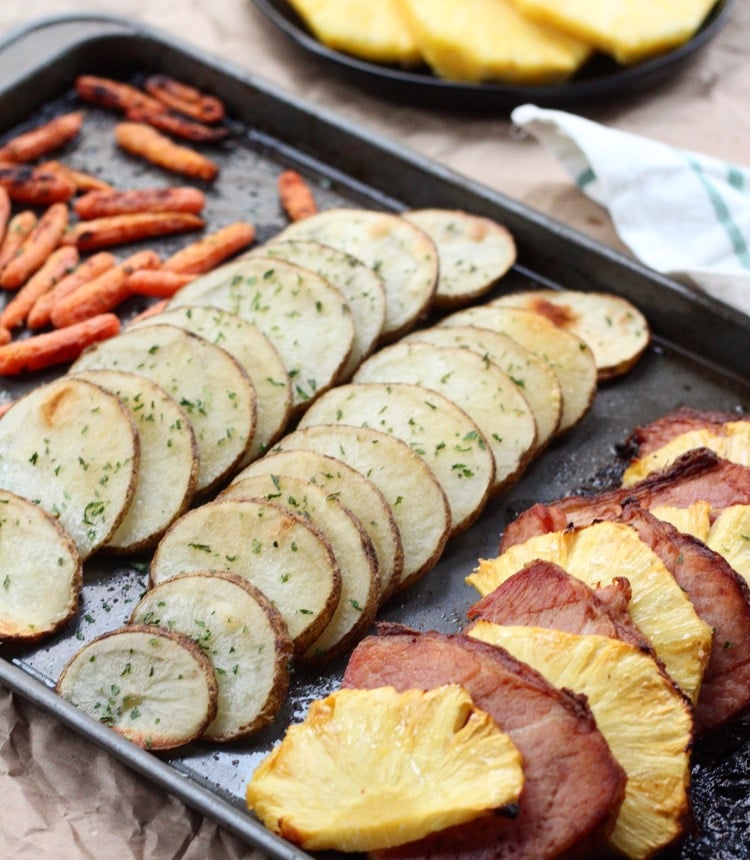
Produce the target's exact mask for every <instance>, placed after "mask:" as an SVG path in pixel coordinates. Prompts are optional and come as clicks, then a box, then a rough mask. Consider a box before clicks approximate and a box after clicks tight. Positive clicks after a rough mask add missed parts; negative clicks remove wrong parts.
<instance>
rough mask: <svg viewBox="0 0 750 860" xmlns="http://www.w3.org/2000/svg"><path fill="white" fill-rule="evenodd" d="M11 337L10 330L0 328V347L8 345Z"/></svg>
mask: <svg viewBox="0 0 750 860" xmlns="http://www.w3.org/2000/svg"><path fill="white" fill-rule="evenodd" d="M12 337H13V335H12V334H11V333H10V329H7V328H0V346H2V345H4V344H6V343H10V341H11V338H12Z"/></svg>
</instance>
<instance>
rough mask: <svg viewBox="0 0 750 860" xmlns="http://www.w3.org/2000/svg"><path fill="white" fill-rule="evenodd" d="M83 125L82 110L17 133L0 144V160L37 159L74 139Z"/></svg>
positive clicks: (26, 160) (20, 160)
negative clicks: (2, 144) (3, 143)
mask: <svg viewBox="0 0 750 860" xmlns="http://www.w3.org/2000/svg"><path fill="white" fill-rule="evenodd" d="M82 126H83V114H82V113H81V112H80V111H75V112H73V113H66V114H63V115H62V116H58V117H55V118H54V119H51V120H50V121H49V122H45V123H44V124H43V125H40V126H37V128H34V129H32V130H31V131H26V132H23V133H21V134H17V135H16V136H15V137H13V138H11V139H10V140H9V141H8V142H7V143H6V144H5V145H4V146H0V161H13V162H28V161H36V160H37V159H38V158H41V157H42V156H43V155H46V154H47V153H48V152H52V151H53V150H55V149H59V148H60V147H61V146H64V145H65V144H66V143H68V142H69V141H71V140H73V138H74V137H75V136H76V135H77V134H78V133H79V132H80V130H81V127H82Z"/></svg>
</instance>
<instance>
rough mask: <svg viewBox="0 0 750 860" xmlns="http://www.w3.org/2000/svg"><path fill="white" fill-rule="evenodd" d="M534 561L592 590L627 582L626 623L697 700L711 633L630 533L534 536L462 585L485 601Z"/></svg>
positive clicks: (589, 529)
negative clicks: (621, 579)
mask: <svg viewBox="0 0 750 860" xmlns="http://www.w3.org/2000/svg"><path fill="white" fill-rule="evenodd" d="M534 559H542V560H544V561H551V562H554V563H555V564H558V565H559V566H560V567H562V568H563V570H566V571H568V573H570V574H572V575H573V576H575V577H576V578H577V579H580V580H581V581H582V582H585V583H586V584H587V585H589V586H591V587H592V588H596V587H599V586H606V585H609V584H610V583H612V581H613V580H614V578H615V577H617V576H624V577H626V578H627V580H628V581H629V582H630V588H631V592H632V596H631V601H630V603H629V605H628V612H629V614H630V616H631V618H632V619H633V621H634V622H635V624H636V625H637V626H638V628H639V629H640V631H641V633H643V635H644V636H645V637H646V639H648V640H649V642H650V643H651V644H652V645H653V647H654V650H655V651H656V656H657V657H658V658H659V659H660V660H661V661H662V662H663V664H664V667H665V668H666V670H667V672H668V673H669V675H670V677H671V678H672V680H673V681H674V682H675V684H677V685H678V686H679V688H680V689H681V690H682V691H683V693H685V695H686V696H688V697H689V698H690V699H691V701H692V702H693V703H695V702H696V701H697V700H698V694H699V692H700V686H701V681H702V679H703V673H704V671H705V668H706V665H707V663H708V659H709V657H710V655H711V644H712V637H713V631H712V630H711V628H710V627H709V626H708V625H707V624H706V623H705V622H704V621H702V620H701V618H700V617H699V616H698V615H697V614H696V612H695V609H694V608H693V605H692V603H690V601H689V600H688V597H687V595H686V594H685V592H684V591H683V590H682V589H681V588H680V586H679V585H678V584H677V582H676V581H675V578H674V577H673V576H672V574H671V573H670V572H669V571H668V570H667V568H666V567H665V566H664V564H663V563H662V561H661V559H660V558H659V557H658V556H657V555H656V553H655V552H654V551H653V550H652V549H651V548H650V547H649V546H648V545H647V544H645V543H644V542H643V541H642V540H641V539H640V538H639V536H638V533H637V532H636V531H635V529H633V528H631V527H630V526H628V525H625V524H624V523H614V522H600V523H594V524H593V525H590V526H584V527H582V528H576V529H570V530H566V531H560V532H549V533H547V534H544V535H539V536H536V537H533V538H530V539H529V540H527V541H526V542H525V543H520V544H516V545H514V546H512V547H509V548H508V549H507V550H506V551H505V552H504V553H502V554H501V555H499V556H498V557H497V558H494V559H481V560H480V562H479V565H478V567H477V568H476V569H475V570H474V572H473V573H471V574H470V575H469V576H468V577H467V580H466V581H467V582H468V583H469V584H470V585H473V586H474V588H476V589H477V591H478V592H479V594H480V595H481V596H482V597H484V596H485V595H486V594H489V592H490V591H492V590H493V589H494V588H495V587H496V586H498V585H500V584H501V583H502V582H505V581H506V580H507V579H508V578H509V577H510V576H512V575H513V574H514V573H516V572H517V571H519V570H520V569H521V568H522V567H524V566H525V565H526V564H527V563H528V562H530V561H533V560H534ZM613 560H614V561H613Z"/></svg>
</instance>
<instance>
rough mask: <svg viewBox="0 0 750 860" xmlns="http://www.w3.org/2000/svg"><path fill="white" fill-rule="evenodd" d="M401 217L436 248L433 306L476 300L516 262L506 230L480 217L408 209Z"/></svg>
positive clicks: (447, 211) (439, 306) (514, 245)
mask: <svg viewBox="0 0 750 860" xmlns="http://www.w3.org/2000/svg"><path fill="white" fill-rule="evenodd" d="M402 217H403V218H406V220H407V221H410V222H411V223H412V224H416V225H417V227H419V228H420V229H421V230H424V231H425V233H427V235H428V236H429V237H430V238H431V239H432V241H433V242H434V243H435V245H436V246H437V249H438V257H439V259H440V274H439V276H438V285H437V292H436V293H435V305H436V307H438V308H455V307H460V306H462V305H466V304H469V302H472V301H476V300H477V299H478V298H480V297H481V296H483V295H485V293H487V292H489V291H490V290H491V289H492V287H493V286H494V285H495V284H496V283H497V282H498V281H499V280H500V278H502V277H503V275H505V274H506V273H507V272H508V270H509V269H510V267H511V266H512V265H513V264H514V263H515V261H516V243H515V241H514V240H513V236H512V234H511V233H510V231H509V230H508V229H507V228H506V227H504V226H503V225H502V224H499V223H498V222H497V221H493V220H492V219H491V218H484V217H482V216H481V215H470V214H469V213H468V212H462V211H460V210H456V209H412V210H410V211H408V212H404V213H403V214H402Z"/></svg>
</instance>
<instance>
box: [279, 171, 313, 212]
mask: <svg viewBox="0 0 750 860" xmlns="http://www.w3.org/2000/svg"><path fill="white" fill-rule="evenodd" d="M277 184H278V189H279V200H280V201H281V206H282V208H283V209H284V211H285V212H286V214H287V215H288V216H289V219H290V220H291V221H301V220H302V219H303V218H309V217H310V215H314V214H315V213H316V212H317V211H318V206H317V203H316V202H315V197H314V196H313V193H312V190H311V188H310V186H309V185H308V184H307V182H305V180H304V179H303V178H302V177H301V176H300V174H299V173H297V171H296V170H285V171H284V172H283V173H281V174H280V175H279V178H278V183H277Z"/></svg>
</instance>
